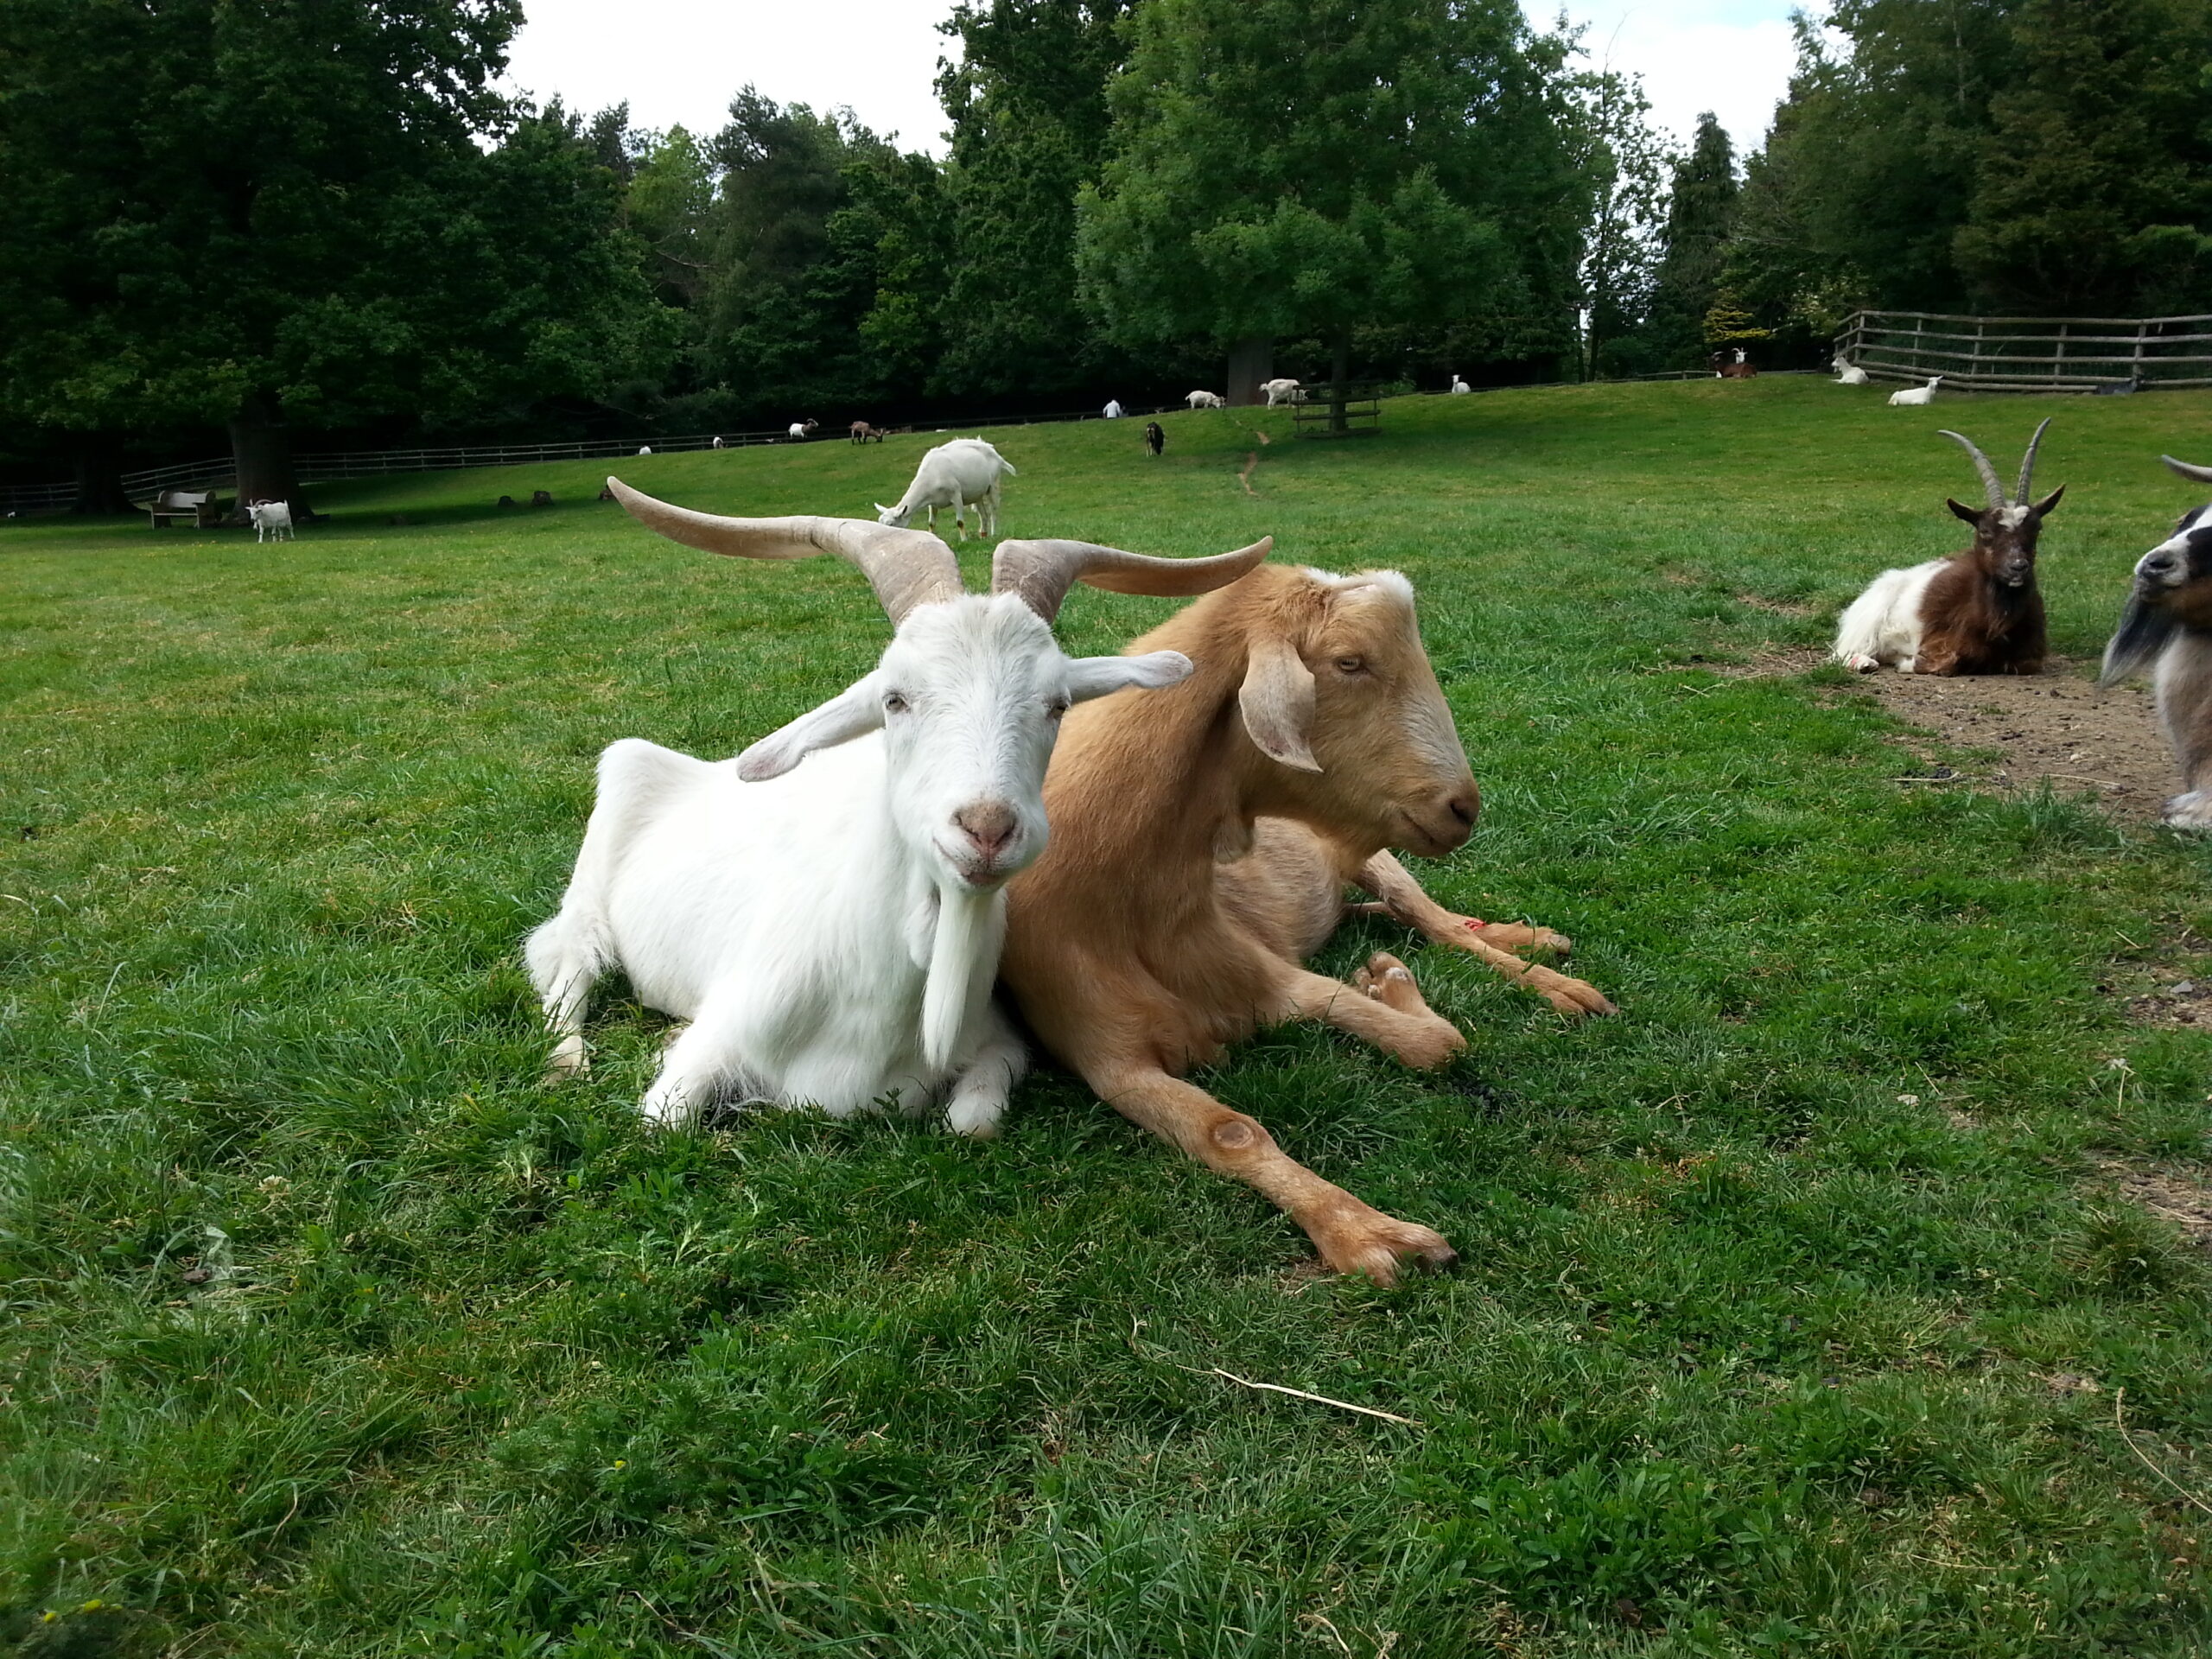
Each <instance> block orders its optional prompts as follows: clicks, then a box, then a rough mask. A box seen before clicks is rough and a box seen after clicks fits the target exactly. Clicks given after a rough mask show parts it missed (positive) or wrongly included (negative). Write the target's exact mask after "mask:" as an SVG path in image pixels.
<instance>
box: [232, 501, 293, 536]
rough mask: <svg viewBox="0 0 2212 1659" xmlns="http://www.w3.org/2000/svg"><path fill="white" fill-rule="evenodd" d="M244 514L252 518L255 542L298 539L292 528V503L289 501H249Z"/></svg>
mask: <svg viewBox="0 0 2212 1659" xmlns="http://www.w3.org/2000/svg"><path fill="white" fill-rule="evenodd" d="M245 516H246V517H247V518H251V519H252V520H253V539H254V540H255V541H257V542H283V541H294V542H296V541H297V540H299V539H300V538H299V537H298V535H297V534H296V533H295V532H294V531H293V529H292V504H291V503H290V502H289V501H249V502H247V503H246V505H245Z"/></svg>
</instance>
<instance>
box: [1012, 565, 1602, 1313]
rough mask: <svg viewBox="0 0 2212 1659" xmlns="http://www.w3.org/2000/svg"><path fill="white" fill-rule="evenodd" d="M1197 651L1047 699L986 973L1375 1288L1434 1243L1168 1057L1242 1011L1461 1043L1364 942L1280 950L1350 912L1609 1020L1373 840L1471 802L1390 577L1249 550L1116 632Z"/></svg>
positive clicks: (1379, 1035) (1440, 849)
mask: <svg viewBox="0 0 2212 1659" xmlns="http://www.w3.org/2000/svg"><path fill="white" fill-rule="evenodd" d="M1128 649H1129V650H1131V651H1133V652H1136V651H1160V650H1168V649H1173V650H1179V651H1181V652H1184V653H1185V655H1186V656H1188V657H1189V658H1191V659H1192V662H1194V663H1196V664H1198V667H1197V669H1196V671H1194V672H1193V673H1192V676H1191V677H1190V678H1189V679H1187V680H1185V681H1184V682H1183V683H1182V684H1180V685H1179V686H1177V687H1174V688H1173V689H1171V690H1165V691H1157V692H1154V693H1151V694H1150V695H1149V696H1148V697H1147V699H1146V700H1144V701H1141V702H1140V701H1139V700H1137V699H1135V698H1133V697H1123V696H1111V697H1106V698H1103V699H1101V700H1100V701H1098V702H1092V703H1090V704H1087V705H1085V706H1084V707H1082V708H1079V709H1071V710H1070V711H1069V712H1068V715H1067V718H1066V721H1065V723H1064V726H1063V729H1062V733H1061V736H1060V741H1059V747H1058V750H1057V751H1056V752H1055V753H1054V757H1053V760H1052V768H1051V770H1050V772H1048V773H1047V774H1046V782H1045V799H1046V804H1047V808H1046V810H1047V811H1048V812H1049V813H1050V815H1051V820H1052V843H1051V845H1050V846H1049V847H1048V848H1047V849H1046V852H1045V854H1044V855H1043V857H1041V858H1040V859H1039V861H1037V863H1036V864H1035V865H1033V867H1031V868H1030V869H1029V870H1028V871H1027V873H1026V874H1022V875H1020V876H1019V877H1017V878H1016V879H1015V880H1014V882H1013V884H1012V885H1011V886H1010V887H1009V888H1008V890H1007V891H1008V899H1009V909H1008V916H1007V943H1006V953H1005V956H1004V957H1003V959H1002V961H1001V967H1000V976H1001V981H1002V982H1003V983H1004V984H1005V985H1006V986H1007V988H1009V989H1010V990H1011V991H1012V992H1013V994H1014V996H1015V998H1016V1000H1017V1001H1019V1002H1020V1005H1021V1010H1022V1012H1023V1014H1025V1015H1026V1016H1027V1019H1028V1020H1029V1024H1030V1027H1031V1028H1032V1029H1033V1031H1034V1032H1035V1033H1036V1034H1037V1036H1038V1038H1039V1039H1040V1040H1041V1041H1043V1043H1044V1044H1045V1045H1046V1047H1048V1048H1050V1049H1051V1050H1052V1052H1053V1053H1054V1054H1056V1055H1057V1056H1058V1058H1060V1059H1061V1061H1062V1062H1063V1063H1065V1065H1069V1066H1071V1067H1072V1068H1073V1069H1074V1070H1075V1071H1077V1072H1079V1073H1081V1074H1082V1076H1083V1078H1084V1081H1085V1082H1086V1083H1088V1084H1090V1087H1091V1088H1092V1089H1093V1090H1096V1092H1097V1094H1098V1096H1099V1097H1100V1098H1101V1099H1103V1100H1104V1101H1105V1102H1107V1103H1109V1105H1111V1106H1113V1107H1114V1108H1115V1109H1116V1110H1118V1111H1120V1112H1121V1113H1122V1115H1123V1116H1126V1117H1128V1118H1130V1119H1131V1120H1133V1121H1134V1122H1138V1123H1141V1124H1142V1125H1143V1126H1144V1127H1145V1128H1148V1129H1150V1130H1152V1131H1153V1133H1154V1134H1155V1135H1160V1136H1161V1137H1162V1138H1163V1139H1165V1140H1167V1141H1173V1143H1174V1144H1175V1145H1177V1146H1179V1147H1181V1148H1182V1149H1183V1150H1184V1151H1185V1152H1186V1153H1188V1154H1191V1155H1192V1157H1194V1158H1197V1159H1198V1160H1201V1161H1203V1162H1204V1163H1205V1164H1206V1165H1207V1166H1209V1167H1210V1168H1212V1169H1215V1170H1217V1171H1219V1172H1220V1173H1223V1174H1224V1175H1232V1176H1235V1177H1236V1179H1239V1180H1242V1181H1245V1182H1249V1184H1250V1185H1253V1186H1255V1187H1257V1188H1258V1189H1259V1190H1260V1191H1261V1192H1263V1193H1265V1194H1266V1195H1267V1196H1268V1198H1272V1199H1273V1200H1274V1202H1275V1203H1276V1204H1278V1205H1281V1207H1282V1208H1283V1209H1285V1210H1287V1211H1289V1212H1290V1214H1291V1216H1292V1217H1293V1218H1294V1219H1295V1220H1296V1221H1297V1222H1298V1224H1300V1226H1301V1227H1303V1228H1305V1230H1306V1232H1307V1233H1308V1234H1310V1235H1311V1236H1312V1237H1313V1243H1314V1245H1315V1246H1316V1248H1317V1249H1319V1251H1320V1254H1321V1259H1322V1260H1323V1261H1324V1262H1326V1263H1327V1264H1328V1265H1329V1266H1330V1267H1332V1268H1336V1269H1338V1270H1339V1271H1341V1272H1359V1273H1365V1274H1368V1275H1369V1276H1370V1277H1371V1278H1373V1279H1375V1280H1376V1281H1378V1282H1381V1283H1384V1284H1388V1283H1389V1282H1391V1281H1394V1280H1395V1278H1396V1276H1397V1273H1398V1268H1399V1266H1400V1263H1401V1262H1402V1260H1403V1259H1404V1258H1408V1257H1412V1258H1416V1259H1418V1260H1420V1261H1422V1262H1429V1263H1431V1264H1434V1265H1442V1264H1444V1263H1446V1262H1450V1261H1451V1260H1452V1247H1451V1246H1450V1245H1449V1244H1447V1243H1445V1241H1444V1240H1443V1238H1442V1237H1441V1236H1440V1235H1438V1234H1437V1233H1435V1232H1433V1231H1432V1230H1430V1229H1428V1228H1427V1227H1421V1226H1417V1225H1414V1224H1412V1223H1409V1222H1402V1221H1398V1220H1395V1219H1394V1218H1392V1217H1389V1216H1386V1215H1384V1214H1383V1213H1382V1212H1381V1211H1377V1210H1374V1209H1371V1208H1370V1207H1369V1206H1368V1205H1364V1204H1363V1203H1361V1202H1360V1201H1359V1200H1358V1199H1357V1198H1354V1197H1353V1196H1352V1195H1351V1193H1349V1192H1345V1191H1344V1190H1343V1189H1342V1188H1341V1187H1338V1186H1334V1185H1331V1184H1330V1183H1329V1182H1327V1181H1325V1180H1323V1179H1320V1177H1319V1176H1318V1175H1315V1174H1314V1173H1313V1172H1312V1171H1311V1170H1308V1169H1306V1168H1304V1167H1303V1166H1300V1164H1298V1163H1297V1162H1296V1161H1294V1160H1293V1159H1292V1158H1290V1157H1289V1156H1288V1155H1287V1154H1285V1153H1284V1152H1283V1151H1282V1150H1281V1148H1280V1147H1277V1146H1276V1145H1275V1143H1274V1140H1273V1138H1272V1137H1270V1136H1269V1135H1268V1132H1267V1130H1266V1129H1264V1128H1262V1127H1261V1126H1260V1125H1259V1124H1258V1123H1257V1122H1255V1121H1254V1120H1253V1119H1251V1118H1249V1117H1247V1116H1244V1115H1243V1114H1242V1113H1240V1112H1234V1111H1231V1110H1230V1109H1229V1108H1227V1107H1226V1106H1224V1105H1223V1104H1221V1103H1220V1102H1218V1101H1217V1100H1215V1099H1214V1098H1213V1097H1212V1096H1210V1095H1208V1094H1206V1093H1205V1091H1204V1090H1200V1089H1198V1088H1196V1087H1194V1086H1193V1085H1192V1084H1188V1083H1185V1082H1184V1081H1182V1080H1181V1078H1180V1077H1179V1075H1178V1074H1179V1073H1181V1072H1183V1071H1186V1070H1188V1069H1189V1068H1190V1067H1192V1066H1193V1065H1206V1064H1209V1063H1211V1062H1212V1061H1214V1060H1216V1059H1217V1058H1219V1057H1220V1056H1221V1054H1222V1052H1223V1050H1224V1046H1226V1045H1228V1044H1230V1043H1231V1042H1234V1041H1236V1039H1239V1038H1242V1037H1244V1036H1247V1035H1249V1033H1251V1032H1252V1031H1253V1030H1254V1029H1255V1028H1256V1027H1259V1026H1262V1025H1268V1024H1272V1023H1274V1022H1276V1021H1279V1020H1290V1019H1300V1018H1303V1019H1309V1020H1321V1021H1323V1022H1324V1023H1325V1024H1328V1025H1332V1026H1334V1027H1337V1028H1338V1029H1339V1030H1342V1031H1346V1032H1350V1033H1352V1034H1353V1035H1355V1036H1357V1037H1361V1038H1364V1039H1366V1040H1367V1041H1369V1042H1371V1043H1374V1044H1376V1046H1379V1047H1382V1048H1383V1049H1386V1050H1388V1051H1389V1052H1390V1053H1392V1054H1395V1056H1397V1057H1398V1058H1400V1059H1402V1060H1403V1061H1404V1062H1405V1063H1406V1064H1407V1065H1414V1066H1434V1065H1442V1064H1444V1063H1445V1062H1446V1061H1447V1060H1449V1059H1450V1058H1452V1056H1453V1055H1454V1054H1456V1053H1458V1052H1459V1051H1460V1050H1461V1049H1462V1048H1464V1047H1465V1046H1466V1043H1465V1039H1464V1038H1462V1037H1461V1036H1460V1034H1459V1032H1458V1031H1457V1030H1456V1029H1455V1028H1454V1027H1452V1025H1451V1024H1450V1023H1449V1022H1448V1021H1446V1020H1444V1019H1442V1018H1441V1017H1440V1016H1439V1015H1438V1014H1434V1013H1433V1012H1431V1011H1430V1009H1429V1007H1428V1004H1427V1002H1426V1001H1424V1000H1423V999H1422V997H1421V991H1420V988H1418V987H1417V986H1416V985H1415V984H1414V978H1413V976H1412V975H1411V974H1410V973H1408V971H1407V970H1406V968H1405V966H1404V964H1403V963H1400V962H1399V961H1398V960H1397V958H1396V957H1392V956H1389V955H1387V954H1383V953H1380V952H1378V953H1377V954H1376V955H1375V956H1374V957H1371V958H1370V960H1369V962H1368V963H1367V965H1366V967H1365V968H1364V969H1362V970H1361V971H1360V973H1359V974H1358V975H1357V976H1356V977H1355V978H1354V980H1353V982H1352V983H1351V984H1349V985H1346V984H1344V983H1342V982H1339V981H1337V980H1333V979H1328V978H1325V977H1324V976H1321V975H1319V974H1315V973H1309V972H1308V971H1306V969H1305V967H1304V966H1303V965H1302V963H1303V962H1304V959H1305V958H1306V957H1307V956H1308V955H1310V954H1311V953H1312V952H1313V950H1316V949H1317V948H1319V945H1320V944H1321V943H1322V942H1323V941H1324V940H1325V939H1326V938H1328V936H1329V934H1330V932H1331V931H1332V930H1333V929H1334V928H1335V926H1336V925H1337V924H1338V921H1340V920H1341V919H1342V918H1343V917H1344V915H1345V914H1346V910H1347V907H1346V906H1345V903H1344V885H1345V883H1346V882H1347V881H1350V882H1354V883H1357V885H1359V886H1360V887H1364V888H1365V889H1366V890H1367V891H1368V892H1370V893H1373V894H1374V895H1375V896H1376V899H1379V900H1380V901H1381V903H1380V904H1379V905H1378V906H1365V908H1370V909H1386V910H1387V911H1388V912H1389V913H1390V914H1391V915H1394V916H1395V917H1397V918H1399V919H1400V920H1402V921H1404V922H1406V923H1408V925H1412V926H1414V927H1416V928H1418V929H1420V930H1421V931H1422V932H1423V933H1426V934H1427V936H1428V937H1429V938H1432V939H1434V940H1436V941H1437V942H1438V943H1439V944H1449V945H1453V946H1456V947H1458V948H1459V949H1461V950H1468V951H1471V952H1472V953H1473V954H1474V955H1476V956H1478V957H1481V958H1482V959H1483V960H1484V961H1485V962H1486V963H1490V964H1491V966H1492V967H1494V968H1496V969H1498V970H1499V971H1500V972H1502V973H1503V974H1505V975H1506V976H1507V977H1509V978H1510V979H1512V980H1514V981H1516V982H1520V983H1522V984H1526V985H1528V986H1529V988H1532V989H1534V990H1535V991H1537V992H1539V993H1541V995H1544V996H1545V997H1547V998H1548V1000H1549V1001H1551V1003H1552V1005H1553V1007H1556V1008H1558V1009H1560V1011H1561V1012H1563V1013H1569V1014H1597V1013H1610V1012H1611V1009H1612V1004H1611V1003H1610V1002H1608V1001H1606V1000H1605V997H1604V996H1602V995H1599V992H1598V991H1597V990H1596V989H1595V988H1593V987H1592V986H1590V985H1587V984H1585V983H1584V982H1582V981H1580V980H1577V979H1568V978H1566V977H1564V976H1561V975H1559V974H1556V973H1554V972H1552V971H1551V970H1550V969H1544V968H1538V967H1533V966H1531V965H1529V963H1524V962H1522V961H1520V960H1519V959H1518V958H1517V957H1513V956H1511V955H1510V954H1509V953H1508V950H1507V949H1502V948H1500V947H1510V948H1514V949H1519V948H1525V947H1528V946H1532V945H1534V946H1549V947H1559V948H1563V947H1564V946H1565V945H1566V944H1567V941H1566V940H1565V939H1563V938H1560V936H1558V935H1557V934H1554V933H1551V932H1549V931H1547V930H1544V929H1541V928H1526V927H1518V926H1485V925H1483V924H1481V923H1479V922H1476V921H1474V920H1472V919H1471V918H1467V917H1464V916H1457V915H1454V914H1452V912H1449V911H1447V910H1446V909H1445V908H1444V907H1443V906H1440V905H1439V904H1437V903H1436V902H1435V901H1434V900H1433V899H1431V898H1429V896H1428V895H1427V893H1423V892H1422V891H1421V888H1420V887H1419V886H1418V885H1417V884H1416V883H1415V882H1414V880H1413V878H1412V877H1411V876H1410V875H1409V874H1407V872H1406V870H1405V868H1404V867H1403V866H1402V865H1401V864H1400V863H1399V862H1398V861H1397V860H1395V858H1392V857H1391V856H1390V855H1389V853H1388V852H1386V851H1384V850H1383V849H1386V848H1389V847H1394V846H1395V847H1402V848H1405V849H1408V850H1409V851H1412V852H1416V853H1420V854H1422V855H1429V856H1435V855H1442V854H1445V853H1448V852H1450V851H1451V850H1452V849H1453V848H1455V847H1458V846H1459V844H1460V843H1461V842H1464V841H1465V839H1466V838H1467V834H1468V832H1469V830H1470V829H1472V828H1473V825H1474V821H1475V815H1476V813H1477V812H1478V810H1480V806H1481V796H1480V795H1479V793H1478V791H1477V790H1476V788H1475V780H1474V777H1473V774H1472V773H1471V772H1469V770H1468V768H1467V760H1466V754H1465V751H1464V750H1463V749H1462V748H1461V747H1460V745H1459V734H1458V733H1457V732H1456V731H1454V730H1453V728H1452V715H1451V711H1450V709H1447V708H1446V705H1445V702H1444V695H1443V693H1442V691H1441V690H1439V689H1438V686H1437V683H1436V676H1435V674H1434V672H1433V671H1432V670H1431V669H1430V667H1429V663H1428V658H1427V654H1426V653H1425V652H1423V651H1422V649H1421V634H1420V630H1419V628H1418V627H1417V626H1416V624H1415V621H1414V605H1413V588H1412V586H1411V584H1410V583H1408V582H1407V581H1406V579H1405V578H1404V577H1403V576H1401V575H1397V574H1396V573H1395V572H1394V571H1376V572H1370V573H1366V574H1363V575H1352V576H1332V575H1327V574H1325V573H1324V572H1321V571H1314V570H1301V569H1288V568H1286V567H1283V566H1280V565H1262V566H1261V567H1260V568H1259V569H1256V570H1255V571H1253V572H1252V574H1251V575H1248V576H1246V577H1244V578H1243V579H1242V580H1241V581H1239V582H1235V583H1233V584H1231V585H1230V586H1229V587H1227V588H1223V589H1221V590H1220V591H1218V592H1217V593H1215V594H1211V595H1210V596H1208V597H1207V598H1205V599H1203V600H1201V601H1198V603H1197V604H1195V605H1193V606H1192V607H1190V608H1189V609H1187V610H1185V611H1184V612H1182V613H1180V614H1179V615H1177V616H1176V617H1174V618H1173V619H1172V620H1170V621H1168V622H1167V623H1166V625H1165V626H1161V627H1159V628H1156V629H1154V631H1153V632H1151V633H1149V634H1147V635H1146V636H1145V638H1144V639H1141V640H1139V641H1137V642H1136V643H1135V644H1133V645H1130V646H1129V647H1128Z"/></svg>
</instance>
